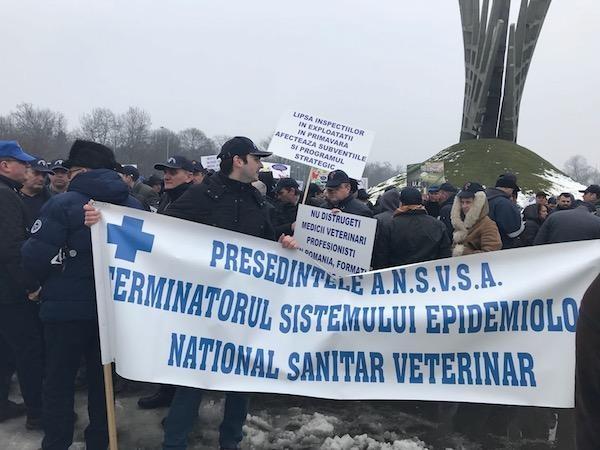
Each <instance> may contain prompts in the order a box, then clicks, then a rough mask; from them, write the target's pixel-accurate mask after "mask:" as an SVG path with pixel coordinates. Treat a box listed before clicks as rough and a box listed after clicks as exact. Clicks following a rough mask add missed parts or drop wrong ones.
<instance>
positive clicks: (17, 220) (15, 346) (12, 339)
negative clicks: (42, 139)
mask: <svg viewBox="0 0 600 450" xmlns="http://www.w3.org/2000/svg"><path fill="white" fill-rule="evenodd" d="M34 160H35V158H34V157H33V156H30V155H28V154H27V153H25V152H24V151H23V150H22V149H21V147H20V146H19V144H18V143H17V142H15V141H0V340H1V341H2V343H1V345H0V347H1V348H2V353H1V354H0V422H2V421H4V420H7V419H10V418H12V417H18V416H21V415H23V414H25V413H27V420H26V427H27V428H29V429H36V428H40V426H41V413H42V373H43V366H42V337H41V333H40V327H39V319H38V315H37V313H38V308H37V305H36V304H35V302H32V301H29V300H37V296H38V293H39V284H38V283H37V282H36V281H35V280H34V279H32V278H31V277H29V276H28V275H27V272H25V271H24V270H23V268H22V265H21V262H22V261H21V252H20V249H21V245H22V244H23V242H24V241H25V239H27V236H28V227H29V215H28V212H27V209H26V207H25V205H24V204H23V201H22V199H21V197H20V195H19V189H21V187H22V184H21V183H23V182H24V181H25V179H26V173H27V166H28V164H29V163H32V162H33V161H34ZM28 298H29V300H28ZM15 365H16V370H17V375H18V377H19V385H20V387H21V395H22V396H23V400H24V401H25V408H24V407H23V405H22V404H17V403H14V402H12V401H10V400H8V387H9V386H8V385H9V382H10V378H11V376H12V373H13V371H14V368H15Z"/></svg>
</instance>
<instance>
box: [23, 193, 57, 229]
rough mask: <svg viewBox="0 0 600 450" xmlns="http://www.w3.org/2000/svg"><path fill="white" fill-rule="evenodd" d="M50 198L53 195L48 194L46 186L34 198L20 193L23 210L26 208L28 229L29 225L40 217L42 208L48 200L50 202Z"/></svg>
mask: <svg viewBox="0 0 600 450" xmlns="http://www.w3.org/2000/svg"><path fill="white" fill-rule="evenodd" d="M52 196H53V195H52V193H51V192H50V189H48V188H47V187H46V186H44V189H42V191H41V192H40V193H39V194H36V195H34V196H29V195H27V194H24V193H23V192H21V198H22V199H23V203H24V204H25V208H27V212H28V217H29V220H28V222H27V224H28V225H27V227H28V228H31V225H33V222H35V220H36V219H37V218H38V216H39V215H40V211H41V210H42V206H44V205H45V204H46V202H47V201H48V200H50V198H52Z"/></svg>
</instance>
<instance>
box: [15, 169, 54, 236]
mask: <svg viewBox="0 0 600 450" xmlns="http://www.w3.org/2000/svg"><path fill="white" fill-rule="evenodd" d="M49 174H54V172H53V171H52V170H50V169H49V168H48V163H46V161H44V160H43V159H38V160H36V161H34V162H32V163H31V166H30V167H29V168H27V172H25V181H24V182H23V187H22V188H21V198H22V199H23V203H25V206H26V207H27V211H28V212H29V222H28V228H30V227H31V226H32V225H33V222H34V221H35V219H37V217H38V216H39V214H40V210H41V209H42V206H44V203H46V202H47V201H48V200H49V199H50V197H52V194H51V193H50V190H49V189H48V188H46V176H47V175H49Z"/></svg>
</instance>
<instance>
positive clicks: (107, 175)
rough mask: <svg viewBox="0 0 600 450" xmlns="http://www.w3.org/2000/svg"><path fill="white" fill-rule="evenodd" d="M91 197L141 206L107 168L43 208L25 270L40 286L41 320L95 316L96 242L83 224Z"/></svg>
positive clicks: (25, 251) (86, 175) (83, 177)
mask: <svg viewBox="0 0 600 450" xmlns="http://www.w3.org/2000/svg"><path fill="white" fill-rule="evenodd" d="M90 199H94V200H98V201H102V202H108V203H114V204H117V205H123V206H129V207H131V208H137V209H141V208H142V205H141V204H140V202H139V201H138V200H136V199H135V198H134V197H132V196H131V195H130V194H129V189H128V187H127V185H126V184H125V183H124V182H123V181H122V180H121V178H120V177H119V175H118V174H117V173H116V172H114V171H112V170H107V169H96V170H90V171H88V172H83V173H80V174H79V175H77V176H76V177H75V178H73V179H72V180H71V183H70V184H69V189H68V191H67V192H65V193H64V194H61V195H55V196H54V197H52V198H51V199H50V200H49V201H48V202H47V203H46V204H45V205H44V207H43V208H42V211H41V212H40V217H39V219H38V220H37V221H36V222H35V224H34V226H33V228H32V234H31V237H30V238H29V239H28V240H27V241H26V242H25V244H24V245H23V248H22V255H23V264H24V266H25V269H26V270H28V271H30V272H31V273H32V274H33V275H34V276H35V277H36V278H37V279H38V280H39V281H40V284H41V285H42V292H41V299H42V306H41V309H40V317H41V318H42V320H43V321H46V322H55V321H70V320H91V319H95V318H96V290H95V286H94V269H93V263H92V241H91V236H90V229H89V227H87V226H85V225H84V224H83V219H84V211H83V205H85V204H86V203H87V202H88V201H89V200H90Z"/></svg>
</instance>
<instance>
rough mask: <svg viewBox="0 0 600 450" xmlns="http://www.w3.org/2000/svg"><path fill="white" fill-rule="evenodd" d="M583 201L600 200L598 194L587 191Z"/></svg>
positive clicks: (594, 201) (592, 201) (593, 201)
mask: <svg viewBox="0 0 600 450" xmlns="http://www.w3.org/2000/svg"><path fill="white" fill-rule="evenodd" d="M583 201H584V202H587V203H596V202H597V201H598V194H594V193H593V192H586V193H584V194H583Z"/></svg>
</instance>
